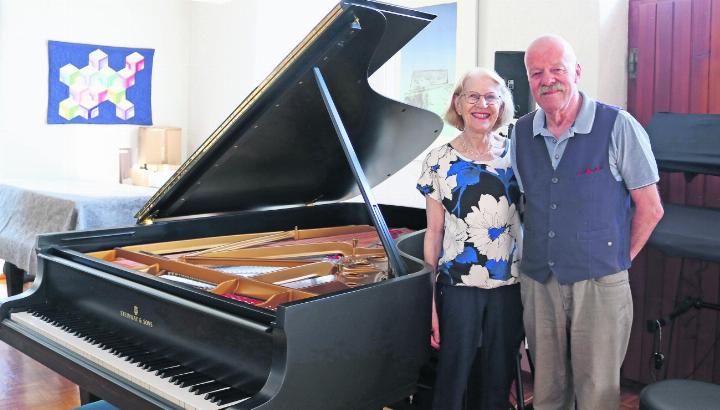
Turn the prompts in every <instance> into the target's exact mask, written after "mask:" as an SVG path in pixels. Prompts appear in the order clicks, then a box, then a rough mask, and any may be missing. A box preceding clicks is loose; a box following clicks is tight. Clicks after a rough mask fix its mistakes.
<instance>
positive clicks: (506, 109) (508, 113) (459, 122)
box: [444, 67, 515, 131]
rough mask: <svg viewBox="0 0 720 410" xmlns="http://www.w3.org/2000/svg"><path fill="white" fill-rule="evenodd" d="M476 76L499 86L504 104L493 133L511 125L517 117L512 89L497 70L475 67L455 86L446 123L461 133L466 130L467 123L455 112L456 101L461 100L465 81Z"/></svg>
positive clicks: (499, 94)
mask: <svg viewBox="0 0 720 410" xmlns="http://www.w3.org/2000/svg"><path fill="white" fill-rule="evenodd" d="M474 76H483V77H487V78H490V79H491V80H493V82H494V83H495V84H497V88H498V96H499V97H500V100H501V101H502V103H501V104H500V112H499V114H498V118H497V120H496V121H495V125H493V131H495V130H496V129H498V128H501V127H504V126H506V125H507V124H509V123H510V121H512V119H513V116H514V115H515V103H513V98H512V93H511V92H510V89H509V88H507V85H505V81H504V80H503V79H502V77H500V75H498V73H496V72H495V70H490V69H488V68H482V67H475V68H473V69H471V70H469V71H467V72H466V73H465V74H464V75H463V76H462V77H460V80H459V81H458V82H457V85H455V90H453V94H452V98H450V106H449V107H448V109H447V111H445V116H444V119H445V121H447V123H448V124H450V125H452V126H453V127H455V128H457V129H459V130H460V131H462V130H463V129H465V122H464V121H463V119H462V117H461V116H460V114H458V112H457V110H455V100H456V99H458V98H460V94H462V93H463V86H464V85H465V81H467V79H468V78H470V77H474Z"/></svg>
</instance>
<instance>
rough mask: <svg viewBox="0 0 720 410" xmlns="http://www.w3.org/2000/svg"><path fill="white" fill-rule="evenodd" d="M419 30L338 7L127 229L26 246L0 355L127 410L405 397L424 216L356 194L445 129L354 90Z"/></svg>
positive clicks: (423, 310) (351, 6) (387, 11)
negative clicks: (33, 258) (22, 284)
mask: <svg viewBox="0 0 720 410" xmlns="http://www.w3.org/2000/svg"><path fill="white" fill-rule="evenodd" d="M433 18H434V16H432V15H429V14H426V13H421V12H417V11H413V10H408V9H404V8H400V7H395V6H391V5H386V4H381V3H375V2H370V1H348V2H342V3H340V4H339V5H337V6H336V7H335V8H334V9H333V10H332V11H331V12H330V13H329V14H328V15H327V16H326V17H325V18H324V19H323V20H322V21H321V22H320V23H319V24H318V25H317V26H316V27H315V28H314V29H313V31H312V32H311V33H310V34H309V35H308V36H307V37H306V38H305V39H304V40H303V41H302V42H301V43H300V44H299V45H298V46H297V47H296V48H295V49H294V50H293V51H292V52H291V53H290V55H289V56H288V57H286V58H285V60H283V61H282V62H281V63H280V64H279V65H278V66H277V68H276V69H275V70H274V71H273V72H272V73H271V74H270V75H269V76H268V77H267V78H266V79H265V80H264V81H263V82H262V83H261V84H260V85H259V86H258V87H257V88H256V89H255V90H254V91H253V92H252V93H251V94H250V95H249V96H248V97H247V98H246V99H245V100H244V101H243V102H242V103H241V104H240V105H239V106H238V107H237V109H235V111H234V112H232V113H231V115H230V116H229V117H228V118H227V119H226V120H225V121H224V122H223V123H222V124H220V125H219V127H218V128H217V130H216V131H214V132H213V133H212V134H211V135H210V136H209V137H208V139H207V140H206V141H205V142H204V143H203V145H202V146H200V148H199V149H198V150H197V151H196V152H194V153H193V155H192V156H191V157H190V158H189V159H188V161H187V162H186V163H185V164H183V165H182V167H181V168H180V169H179V171H178V172H177V173H176V174H175V175H174V176H173V177H172V178H171V179H170V181H168V183H167V184H165V186H163V187H162V188H161V189H160V190H159V191H158V193H157V194H156V195H155V196H154V197H152V198H151V199H150V201H149V202H148V203H147V204H146V205H145V207H144V208H142V209H141V210H140V212H138V214H137V215H136V218H137V222H138V223H137V225H134V226H130V227H122V228H115V229H102V230H93V231H75V232H67V233H59V234H48V235H43V236H40V237H39V238H38V241H37V249H38V271H37V278H36V280H35V282H34V284H33V286H32V287H31V289H29V290H28V291H26V292H25V293H22V294H20V295H17V296H14V297H10V298H8V299H6V300H5V301H3V302H2V303H1V304H0V319H1V322H0V339H1V340H3V341H4V342H6V343H8V344H10V345H11V346H13V347H15V348H17V349H19V350H21V351H22V352H24V353H25V354H27V355H29V356H30V357H32V358H34V359H35V360H37V361H39V362H41V363H43V364H44V365H46V366H48V367H49V368H51V369H53V370H55V371H56V372H58V373H60V374H62V375H63V376H65V377H66V378H68V379H70V380H71V381H73V382H75V383H77V384H78V385H79V386H80V387H81V389H82V390H83V391H87V392H89V393H91V394H92V395H94V396H97V397H100V398H103V399H105V400H107V401H109V402H110V403H112V404H115V405H117V406H119V407H121V408H127V409H141V408H170V409H175V408H178V409H179V408H186V409H192V408H197V409H206V408H207V409H217V408H233V409H365V408H375V409H377V408H380V407H382V406H383V405H384V404H387V403H391V402H394V401H396V400H399V399H401V398H403V397H405V396H407V395H409V394H411V393H412V392H413V390H414V389H415V385H416V383H417V379H418V374H419V370H420V368H421V366H422V365H423V363H424V362H425V361H426V360H427V356H428V353H429V349H428V334H429V329H430V309H429V306H430V300H431V294H432V293H431V281H430V269H429V267H428V265H426V264H424V263H423V261H422V231H421V229H422V228H423V227H424V224H425V215H424V211H423V210H421V209H413V208H407V207H400V206H387V205H380V204H377V203H376V202H375V199H374V197H373V195H372V191H371V190H370V187H371V186H372V185H375V184H377V183H379V182H381V181H383V180H384V179H386V178H387V177H388V176H390V175H392V174H393V173H394V172H396V171H397V170H398V169H399V168H400V167H401V166H403V165H404V164H406V163H408V162H409V161H410V160H412V159H413V158H414V157H416V156H417V155H418V154H419V153H420V152H422V151H423V150H424V149H425V148H426V147H427V146H428V145H429V144H430V143H431V142H432V141H433V140H434V139H435V138H436V137H437V135H438V133H439V131H440V129H441V127H442V122H441V120H440V119H439V117H437V116H436V115H434V114H432V113H430V112H427V111H424V110H422V109H418V108H415V107H412V106H408V105H405V104H402V103H399V102H396V101H393V100H390V99H388V98H385V97H383V96H381V95H379V94H377V93H376V92H374V91H373V90H372V89H371V88H370V87H369V85H368V80H367V79H368V76H369V75H370V74H372V73H373V72H374V71H376V70H377V69H378V68H379V67H380V66H381V65H382V64H383V63H384V62H385V61H387V60H388V59H389V58H390V57H391V56H392V55H393V54H395V53H396V52H397V51H398V50H399V49H400V48H401V47H402V46H403V45H404V44H405V43H407V42H408V41H409V40H410V39H411V38H412V37H413V36H414V35H416V34H417V33H418V32H419V31H420V30H422V29H423V28H424V27H425V26H426V25H427V24H429V23H430V21H431V20H432V19H433ZM409 183H412V182H409ZM358 193H360V194H361V196H362V198H363V201H361V202H347V201H345V200H346V199H348V198H352V197H355V196H357V194H358ZM398 237H399V238H398Z"/></svg>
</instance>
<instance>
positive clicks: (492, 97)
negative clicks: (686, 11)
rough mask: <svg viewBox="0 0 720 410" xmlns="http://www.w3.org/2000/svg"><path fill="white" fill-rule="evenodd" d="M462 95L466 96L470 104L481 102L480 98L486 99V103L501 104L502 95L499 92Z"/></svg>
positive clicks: (466, 100) (462, 95)
mask: <svg viewBox="0 0 720 410" xmlns="http://www.w3.org/2000/svg"><path fill="white" fill-rule="evenodd" d="M460 96H461V97H463V98H465V102H467V103H468V104H470V105H475V104H477V103H478V102H480V99H481V98H482V99H484V100H485V104H487V105H498V104H500V101H502V100H501V99H500V97H499V96H498V95H497V94H493V93H488V94H478V93H472V92H471V93H462V94H460Z"/></svg>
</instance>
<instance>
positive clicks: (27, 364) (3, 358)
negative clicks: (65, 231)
mask: <svg viewBox="0 0 720 410" xmlns="http://www.w3.org/2000/svg"><path fill="white" fill-rule="evenodd" d="M6 295H7V292H6V287H5V278H1V279H0V298H4V297H6ZM79 405H80V396H79V392H78V387H77V386H76V385H75V384H73V383H71V382H70V381H68V380H67V379H65V378H64V377H62V376H60V375H59V374H57V373H55V372H53V371H52V370H50V369H48V368H47V367H45V366H43V365H41V364H40V363H38V362H36V361H35V360H33V359H31V358H29V357H27V356H25V355H24V354H23V353H21V352H19V351H18V350H15V349H13V348H12V347H10V346H8V345H7V344H5V343H3V342H0V408H2V409H12V410H67V409H72V408H75V407H77V406H79Z"/></svg>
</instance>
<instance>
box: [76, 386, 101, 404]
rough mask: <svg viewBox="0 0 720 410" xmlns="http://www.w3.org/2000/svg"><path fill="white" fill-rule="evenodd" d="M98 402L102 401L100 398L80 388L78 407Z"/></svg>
mask: <svg viewBox="0 0 720 410" xmlns="http://www.w3.org/2000/svg"><path fill="white" fill-rule="evenodd" d="M98 400H102V399H101V398H100V397H98V396H96V395H94V394H92V393H90V392H89V391H87V390H85V389H83V388H82V387H81V388H80V405H81V406H84V405H86V404H88V403H93V402H96V401H98Z"/></svg>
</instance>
